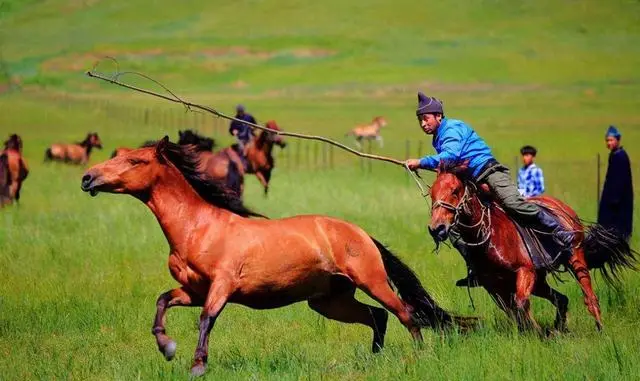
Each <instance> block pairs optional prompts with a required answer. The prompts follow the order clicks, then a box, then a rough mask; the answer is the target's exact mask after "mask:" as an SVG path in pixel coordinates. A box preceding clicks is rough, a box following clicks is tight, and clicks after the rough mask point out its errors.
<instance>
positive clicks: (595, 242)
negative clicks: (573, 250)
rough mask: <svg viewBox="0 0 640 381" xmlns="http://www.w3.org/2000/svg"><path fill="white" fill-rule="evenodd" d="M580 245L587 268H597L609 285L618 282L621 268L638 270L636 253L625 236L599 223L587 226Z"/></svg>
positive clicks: (615, 284)
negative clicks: (582, 248)
mask: <svg viewBox="0 0 640 381" xmlns="http://www.w3.org/2000/svg"><path fill="white" fill-rule="evenodd" d="M582 245H583V247H584V256H585V260H586V262H587V266H588V267H589V269H590V270H592V269H599V270H600V272H601V273H602V277H603V278H604V280H605V282H606V283H607V284H609V285H610V286H613V287H617V286H618V285H619V284H620V278H619V271H620V270H622V269H623V268H628V269H632V270H638V267H637V265H638V258H637V257H636V255H637V254H638V253H637V252H636V251H635V250H633V249H632V248H631V246H629V242H628V241H627V239H626V238H625V237H623V236H621V235H620V234H618V233H616V232H615V231H613V230H611V229H607V228H605V227H604V226H602V225H599V224H593V225H591V226H589V227H587V229H586V231H585V239H584V242H583V243H582Z"/></svg>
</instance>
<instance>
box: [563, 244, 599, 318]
mask: <svg viewBox="0 0 640 381" xmlns="http://www.w3.org/2000/svg"><path fill="white" fill-rule="evenodd" d="M569 268H570V269H571V271H572V272H573V275H575V277H576V279H577V280H578V283H579V284H580V288H581V289H582V293H583V294H584V304H585V305H586V306H587V309H588V310H589V312H590V313H591V315H593V317H594V319H595V320H596V328H597V329H598V330H601V329H602V318H601V315H600V303H599V302H598V297H597V296H596V294H595V292H593V287H592V286H591V275H590V274H589V268H588V267H587V263H586V261H585V259H584V251H583V249H582V248H581V247H579V248H575V249H574V251H573V255H572V256H571V258H570V259H569Z"/></svg>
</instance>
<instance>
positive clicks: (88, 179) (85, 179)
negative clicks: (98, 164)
mask: <svg viewBox="0 0 640 381" xmlns="http://www.w3.org/2000/svg"><path fill="white" fill-rule="evenodd" d="M91 180H93V178H92V177H91V175H90V174H86V175H84V176H82V186H83V187H86V186H88V185H89V184H90V183H91Z"/></svg>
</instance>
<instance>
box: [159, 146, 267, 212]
mask: <svg viewBox="0 0 640 381" xmlns="http://www.w3.org/2000/svg"><path fill="white" fill-rule="evenodd" d="M159 144H162V141H161V142H160V143H159ZM163 154H164V157H166V158H167V159H168V160H169V161H170V162H171V163H172V164H173V165H175V166H176V168H177V169H178V170H179V171H180V173H181V174H182V175H183V176H184V178H185V179H186V180H187V182H188V183H189V185H191V187H193V189H194V190H195V191H196V193H198V195H199V196H200V197H202V199H203V200H205V201H206V202H208V203H209V204H212V205H215V206H217V207H219V208H222V209H226V210H228V211H230V212H232V213H234V214H237V215H239V216H242V217H263V218H266V217H265V216H263V215H262V214H259V213H256V212H254V211H252V210H251V209H249V208H247V207H246V206H244V204H243V203H242V199H241V198H240V197H239V196H238V195H237V194H236V193H235V192H233V191H231V190H230V189H228V188H226V187H225V186H224V185H223V183H221V182H219V181H218V180H216V179H214V178H212V177H211V176H209V175H207V174H206V173H203V172H201V171H199V170H198V166H199V164H200V159H199V155H198V151H197V150H196V149H194V147H193V146H181V145H178V144H175V143H171V142H169V141H167V142H166V145H165V149H164V151H163Z"/></svg>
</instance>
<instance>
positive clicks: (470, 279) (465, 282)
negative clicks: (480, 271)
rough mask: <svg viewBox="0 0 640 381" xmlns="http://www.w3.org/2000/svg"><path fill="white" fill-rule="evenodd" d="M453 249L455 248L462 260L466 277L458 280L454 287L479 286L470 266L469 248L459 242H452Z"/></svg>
mask: <svg viewBox="0 0 640 381" xmlns="http://www.w3.org/2000/svg"><path fill="white" fill-rule="evenodd" d="M452 243H453V247H455V248H456V249H457V250H458V251H459V252H460V254H461V255H462V258H464V262H465V263H466V265H467V277H466V278H462V279H459V280H458V281H457V282H456V286H458V287H478V286H480V284H479V283H478V278H477V277H476V274H475V272H474V271H473V266H471V253H470V252H469V247H468V246H467V245H465V244H464V243H462V242H460V241H452Z"/></svg>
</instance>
